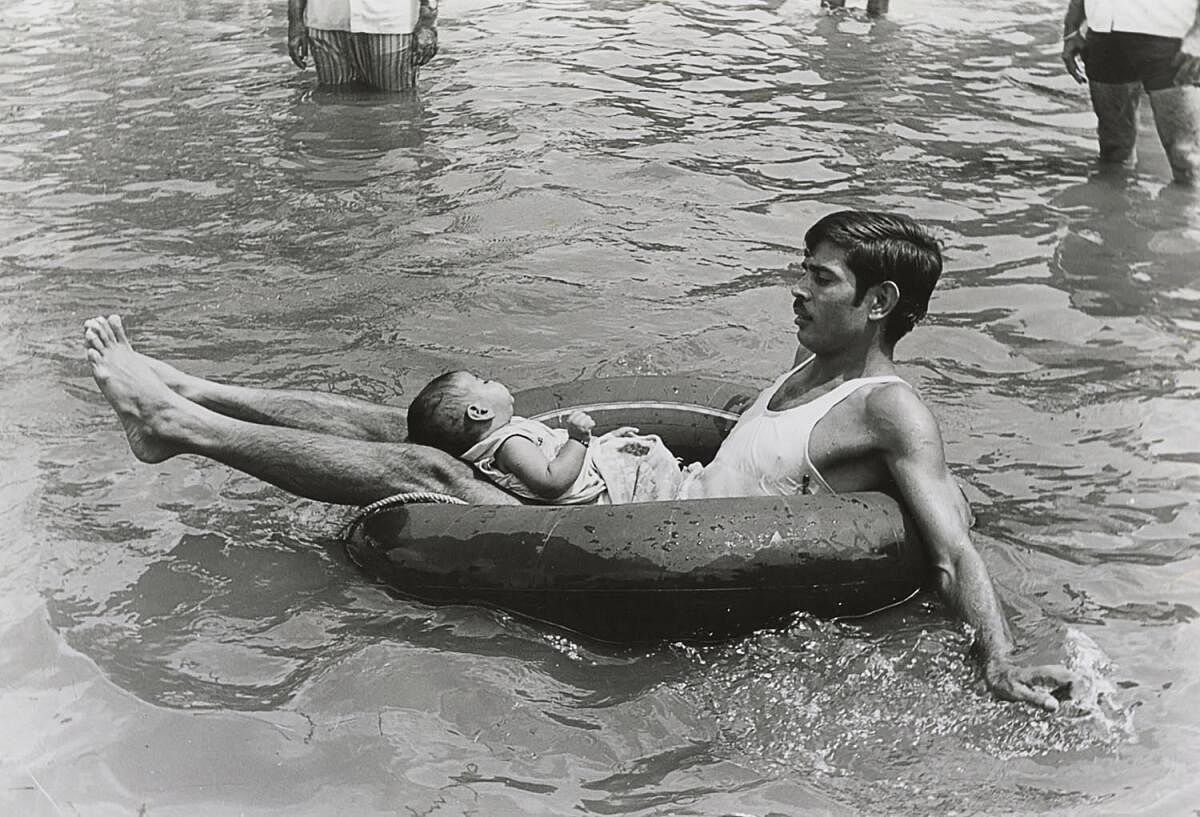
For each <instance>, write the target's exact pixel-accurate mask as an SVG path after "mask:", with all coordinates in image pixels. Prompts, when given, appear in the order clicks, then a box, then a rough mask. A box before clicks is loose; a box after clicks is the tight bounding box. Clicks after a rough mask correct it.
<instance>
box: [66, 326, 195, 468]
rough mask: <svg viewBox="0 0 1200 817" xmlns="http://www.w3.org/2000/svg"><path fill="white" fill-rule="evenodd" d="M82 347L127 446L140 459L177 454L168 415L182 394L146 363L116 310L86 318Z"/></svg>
mask: <svg viewBox="0 0 1200 817" xmlns="http://www.w3.org/2000/svg"><path fill="white" fill-rule="evenodd" d="M84 347H85V348H86V349H87V359H88V363H89V364H91V367H92V377H93V378H95V380H96V385H98V386H99V387H100V391H101V392H103V394H104V396H105V397H106V398H107V399H108V402H109V405H111V406H112V407H113V411H115V412H116V414H117V417H118V419H120V421H121V425H122V426H124V428H125V436H126V437H128V438H129V447H130V449H132V450H133V453H134V456H136V457H137V458H138V459H139V460H141V461H142V462H162V461H163V460H165V459H167V458H169V457H173V456H175V455H176V454H178V453H180V449H179V448H178V447H177V446H175V445H173V444H171V442H170V440H169V437H170V434H169V433H167V431H166V429H167V428H168V427H169V425H170V422H169V417H170V416H171V415H172V413H174V412H175V411H176V409H177V408H178V407H179V404H180V403H181V402H183V403H186V400H184V398H182V397H179V396H178V395H176V394H175V393H174V392H173V391H171V389H170V388H169V387H168V386H167V385H166V383H164V382H163V380H162V379H160V377H159V376H158V374H157V373H156V372H155V370H154V368H153V367H152V366H151V365H150V363H149V361H151V360H152V358H148V357H146V356H145V355H142V354H140V353H138V352H135V351H134V350H133V347H131V346H130V345H129V339H128V338H127V337H126V335H125V327H124V326H122V325H121V319H120V317H118V316H117V315H110V316H109V317H107V318H92V319H90V320H88V321H86V322H85V323H84Z"/></svg>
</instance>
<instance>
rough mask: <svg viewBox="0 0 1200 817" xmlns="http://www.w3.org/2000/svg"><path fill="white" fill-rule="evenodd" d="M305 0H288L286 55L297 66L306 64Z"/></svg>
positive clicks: (306, 30) (302, 66) (307, 47)
mask: <svg viewBox="0 0 1200 817" xmlns="http://www.w3.org/2000/svg"><path fill="white" fill-rule="evenodd" d="M307 5H308V3H307V2H305V0H288V38H287V47H288V56H289V57H291V58H292V62H294V63H295V64H296V67H297V68H304V67H306V66H307V65H308V52H309V43H308V29H307V28H305V27H304V9H305V7H306V6H307Z"/></svg>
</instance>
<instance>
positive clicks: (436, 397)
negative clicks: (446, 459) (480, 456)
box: [408, 370, 480, 457]
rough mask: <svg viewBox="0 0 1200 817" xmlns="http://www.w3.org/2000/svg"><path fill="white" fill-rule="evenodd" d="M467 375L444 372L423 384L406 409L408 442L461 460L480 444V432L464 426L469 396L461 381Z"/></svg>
mask: <svg viewBox="0 0 1200 817" xmlns="http://www.w3.org/2000/svg"><path fill="white" fill-rule="evenodd" d="M469 374H470V372H466V371H462V370H459V371H453V372H446V373H445V374H442V375H438V376H437V377H435V378H434V379H433V380H430V381H429V382H428V383H426V384H425V387H424V388H423V389H421V391H420V392H419V393H418V394H417V396H416V397H414V398H413V401H412V403H410V404H409V406H408V441H409V442H410V443H419V444H421V445H430V446H433V447H434V448H439V449H441V450H442V451H445V452H446V453H447V454H453V455H454V456H456V457H458V456H462V454H463V453H464V452H465V451H466V450H467V449H468V448H470V447H471V446H473V445H474V444H475V443H477V442H479V431H480V429H479V428H478V427H477V426H476V425H475V424H473V423H469V422H467V403H468V395H467V394H465V393H464V390H463V389H462V387H461V385H460V381H461V379H462V377H463V376H464V375H469Z"/></svg>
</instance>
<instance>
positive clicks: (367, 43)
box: [308, 28, 417, 91]
mask: <svg viewBox="0 0 1200 817" xmlns="http://www.w3.org/2000/svg"><path fill="white" fill-rule="evenodd" d="M308 41H309V43H310V44H311V48H312V58H313V64H314V67H315V68H316V69H317V82H318V83H320V84H321V85H345V84H346V83H350V82H364V83H366V84H367V85H370V86H371V87H372V88H378V89H380V90H382V91H402V90H405V89H408V88H415V87H416V86H417V65H416V63H415V62H414V61H413V47H412V46H413V36H412V35H411V34H364V33H358V32H350V31H330V30H328V29H321V28H310V29H308Z"/></svg>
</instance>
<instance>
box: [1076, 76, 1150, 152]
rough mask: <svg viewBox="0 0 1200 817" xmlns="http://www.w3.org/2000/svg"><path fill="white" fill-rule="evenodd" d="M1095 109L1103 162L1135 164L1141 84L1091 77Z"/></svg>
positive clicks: (1089, 84) (1090, 83) (1090, 86)
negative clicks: (1105, 80) (1114, 82)
mask: <svg viewBox="0 0 1200 817" xmlns="http://www.w3.org/2000/svg"><path fill="white" fill-rule="evenodd" d="M1088 90H1089V91H1090V92H1091V96H1092V110H1093V111H1095V112H1096V136H1097V137H1098V139H1099V141H1100V163H1101V164H1104V165H1120V166H1123V167H1132V166H1133V164H1134V163H1135V162H1136V161H1137V132H1138V126H1137V112H1138V103H1139V102H1140V101H1141V98H1142V86H1141V84H1140V83H1137V82H1125V83H1119V84H1113V83H1107V82H1096V81H1094V80H1089V82H1088Z"/></svg>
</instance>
